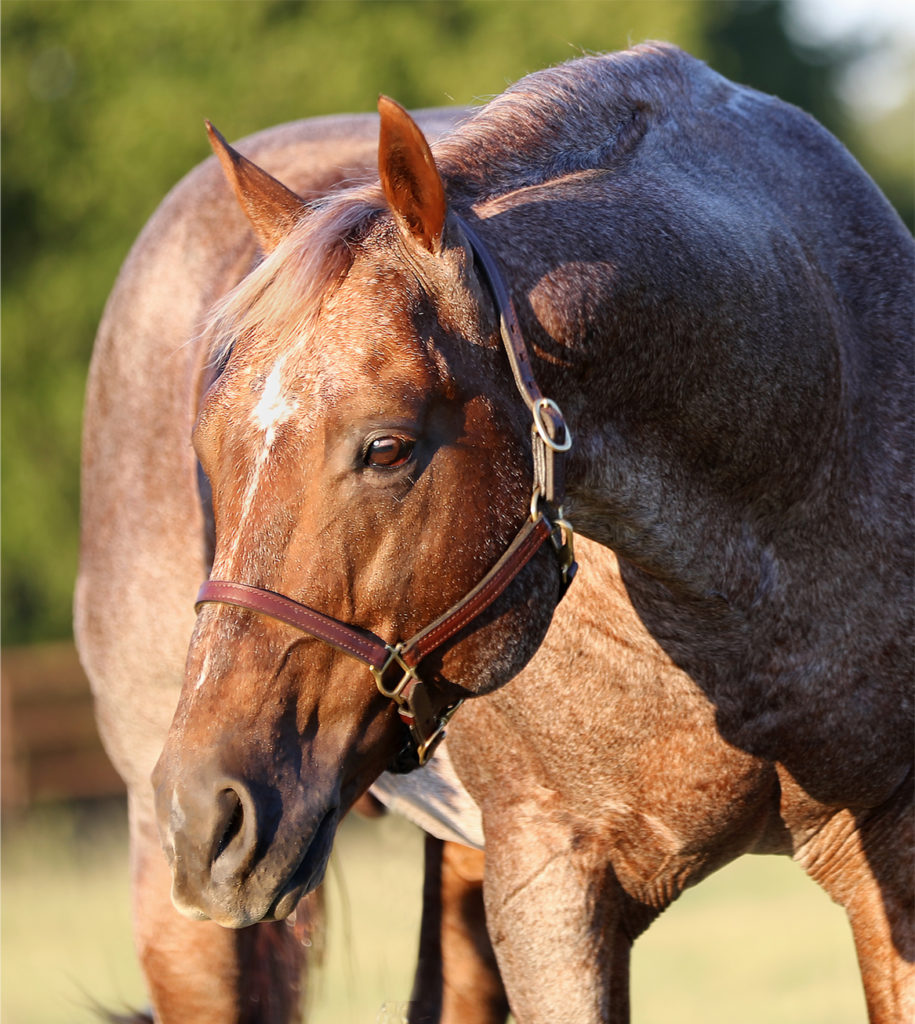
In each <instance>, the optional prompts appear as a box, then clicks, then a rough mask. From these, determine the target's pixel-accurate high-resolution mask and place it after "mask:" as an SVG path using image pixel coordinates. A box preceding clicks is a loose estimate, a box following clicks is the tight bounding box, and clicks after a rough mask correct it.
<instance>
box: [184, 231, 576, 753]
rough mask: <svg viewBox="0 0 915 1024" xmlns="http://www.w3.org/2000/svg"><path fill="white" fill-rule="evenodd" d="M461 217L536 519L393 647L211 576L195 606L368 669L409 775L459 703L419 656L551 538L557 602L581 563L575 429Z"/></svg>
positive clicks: (470, 616) (485, 603)
mask: <svg viewBox="0 0 915 1024" xmlns="http://www.w3.org/2000/svg"><path fill="white" fill-rule="evenodd" d="M456 219H457V220H458V224H459V226H460V228H461V230H462V231H463V233H464V235H465V237H466V238H467V240H468V242H469V244H470V247H471V249H472V251H473V254H474V256H475V257H476V259H477V261H478V262H479V264H480V266H481V267H482V269H483V271H484V277H485V278H486V280H487V282H488V284H489V287H490V290H491V292H492V295H493V298H494V300H495V304H496V308H497V310H498V313H499V328H500V334H501V337H502V342H503V345H504V347H505V352H506V354H507V356H508V360H509V363H510V365H511V369H512V373H513V375H514V378H515V384H516V385H517V387H518V391H519V392H520V394H521V397H522V398H523V399H524V402H525V404H526V405H527V407H528V409H529V410H530V413H531V417H532V421H533V422H532V425H531V449H532V455H533V461H534V483H533V490H532V494H531V507H530V517H529V518H528V519H527V520H525V523H524V525H522V527H521V529H520V530H519V531H518V533H517V534H516V536H515V538H514V540H513V541H512V542H511V544H510V545H509V547H508V549H507V550H506V551H505V553H504V554H503V555H502V557H501V558H500V559H499V560H498V562H496V564H495V565H494V566H493V567H492V568H491V569H490V570H489V572H488V573H487V574H486V575H485V576H484V577H483V579H482V580H481V581H480V582H479V583H478V584H477V585H476V586H475V587H474V588H473V589H472V590H471V591H470V592H469V593H468V594H466V595H465V596H464V597H463V598H462V599H461V600H460V601H458V602H457V604H455V605H453V606H452V607H451V608H449V609H448V611H446V612H445V613H444V614H443V615H441V616H439V618H438V619H436V620H435V622H433V623H431V624H430V625H429V626H427V627H426V628H425V629H423V630H421V631H420V632H419V633H417V634H416V635H415V636H414V637H412V638H411V639H410V640H407V641H405V642H399V643H395V644H393V645H392V644H388V643H386V642H385V641H384V640H382V639H381V638H380V637H377V636H375V634H374V633H372V632H370V631H369V630H366V629H360V628H358V627H354V626H349V625H347V624H346V623H344V622H340V621H338V620H337V619H334V618H331V616H329V615H325V614H323V613H322V612H319V611H316V610H315V609H314V608H309V607H308V606H307V605H303V604H300V603H299V602H298V601H293V600H292V599H291V598H288V597H284V596H283V595H282V594H277V593H274V592H273V591H271V590H265V589H264V588H262V587H253V586H249V585H248V584H245V583H232V582H229V581H227V580H207V581H206V582H205V583H204V584H203V586H201V588H200V592H199V593H198V595H197V602H196V607H197V609H198V611H199V609H200V605H202V604H205V603H209V602H217V603H221V604H230V605H234V606H236V607H239V608H245V609H247V610H248V611H254V612H258V613H259V614H261V615H266V616H269V617H271V618H274V619H279V620H280V621H282V622H286V623H287V624H289V625H291V626H294V627H295V628H296V629H299V630H301V631H302V632H304V633H307V634H308V635H310V636H313V637H315V638H316V639H318V640H323V641H324V642H325V643H328V644H330V645H331V646H332V647H335V648H336V649H337V650H339V651H342V652H343V653H344V654H348V655H350V657H353V658H356V659H357V660H358V661H361V662H362V663H363V664H365V665H367V666H368V668H369V670H370V671H371V673H372V676H373V677H374V679H375V685H376V686H377V687H378V691H379V692H380V693H381V694H382V695H383V696H385V697H387V698H388V699H389V700H392V701H394V703H395V704H396V705H397V713H398V715H399V716H400V719H401V721H402V722H404V724H405V725H406V726H407V727H408V728H409V730H410V741H411V742H410V744H409V745H408V747H407V748H405V750H404V751H402V752H401V754H400V755H399V757H398V762H397V763H396V765H395V767H394V768H393V769H392V770H400V771H410V770H412V769H413V768H416V767H418V766H420V765H423V764H425V763H426V761H428V759H429V758H430V757H431V756H432V753H433V752H434V750H435V748H436V747H437V746H438V744H439V743H440V742H441V741H442V739H444V736H445V727H446V726H447V724H448V723H449V722H450V720H451V718H452V716H453V715H454V713H455V712H456V711H457V709H458V708H459V707H460V706H461V704H462V703H463V700H458V701H455V702H454V703H452V704H449V705H447V706H446V707H444V708H442V709H440V710H438V711H436V710H435V708H434V706H433V703H432V700H431V698H430V696H429V691H428V687H427V683H426V682H425V681H424V680H423V679H422V678H421V676H420V675H419V672H418V669H419V665H420V663H421V662H422V660H423V659H424V658H425V657H427V656H428V655H429V654H431V653H432V652H433V651H435V650H437V649H438V648H439V647H441V646H442V645H443V644H445V643H446V642H447V641H448V640H450V639H451V638H452V637H453V636H455V635H456V634H457V633H459V632H460V631H461V630H462V629H463V628H464V627H465V626H467V625H469V623H471V622H473V621H474V620H475V619H477V618H478V617H479V616H480V615H481V614H482V613H483V612H484V611H485V610H486V609H487V608H488V607H489V606H490V605H491V604H492V603H493V602H494V601H495V600H496V598H498V597H499V595H500V594H502V593H503V592H504V591H505V590H506V588H507V587H508V586H509V584H510V583H511V582H512V581H513V580H514V579H515V577H516V576H517V575H518V574H519V573H520V572H521V570H522V569H523V568H524V566H525V565H527V563H528V562H529V561H530V560H531V559H532V558H533V557H534V555H535V554H536V553H537V551H539V550H540V547H541V546H542V545H543V543H544V542H545V541H546V540H548V539H549V541H550V542H551V546H552V547H553V549H554V551H555V552H556V557H557V561H558V563H559V570H560V576H561V591H560V598H561V597H562V594H564V593H565V591H566V588H567V587H568V586H569V584H570V583H571V582H572V578H573V577H574V575H575V571H576V569H577V566H576V564H575V553H574V531H573V529H572V525H571V523H570V522H569V521H568V520H567V519H566V518H565V513H564V510H563V507H562V503H561V496H562V491H563V483H562V464H561V461H560V460H559V458H558V456H562V455H563V454H564V453H565V452H567V451H569V449H570V448H571V447H572V435H571V432H570V431H569V428H568V426H567V425H566V422H565V419H564V418H563V415H562V412H561V410H560V408H559V406H558V405H557V404H556V402H554V401H553V400H552V399H551V398H545V397H544V396H543V394H542V393H541V391H540V388H539V387H538V386H537V382H536V380H535V379H534V375H533V372H532V370H531V366H530V357H529V355H528V352H527V346H526V345H525V342H524V337H523V335H522V333H521V327H520V325H519V322H518V316H517V313H516V312H515V307H514V303H513V302H512V299H511V295H510V294H509V292H508V289H507V287H506V285H505V282H504V280H503V278H502V275H501V273H500V271H499V268H498V267H497V265H496V263H495V261H494V260H493V258H492V256H491V255H490V253H489V251H488V249H487V248H486V246H485V245H483V243H482V241H481V240H480V238H479V237H478V236H477V235H476V233H475V232H474V231H472V230H471V228H470V227H469V225H468V224H467V223H466V222H465V221H463V220H461V219H458V218H456ZM394 671H396V672H399V673H400V678H399V679H397V680H396V682H395V683H394V684H393V685H389V684H388V683H387V682H386V678H388V677H389V676H390V674H391V673H392V672H394Z"/></svg>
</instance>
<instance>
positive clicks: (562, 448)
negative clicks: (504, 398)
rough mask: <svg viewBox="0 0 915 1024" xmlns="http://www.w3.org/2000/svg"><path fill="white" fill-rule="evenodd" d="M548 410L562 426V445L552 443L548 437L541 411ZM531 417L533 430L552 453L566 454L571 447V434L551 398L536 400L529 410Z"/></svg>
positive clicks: (559, 410) (560, 411) (551, 439)
mask: <svg viewBox="0 0 915 1024" xmlns="http://www.w3.org/2000/svg"><path fill="white" fill-rule="evenodd" d="M544 409H549V410H550V412H552V413H555V414H556V417H557V418H558V420H559V423H560V425H561V426H562V430H563V433H564V434H565V440H564V441H563V442H562V443H559V442H558V441H554V440H553V438H552V437H550V435H549V431H547V429H546V424H545V423H544V422H543V410H544ZM531 415H532V416H533V417H534V429H535V430H536V431H537V433H538V434H539V435H540V438H541V440H542V441H543V443H544V444H545V445H546V446H547V448H550V449H551V450H552V451H554V452H567V451H568V450H569V449H570V448H571V447H572V432H571V431H570V430H569V428H568V426H567V425H566V421H565V417H564V416H563V415H562V409H560V408H559V406H558V405H557V404H556V403H555V402H554V401H553V399H552V398H538V399H537V401H536V402H535V403H534V405H533V406H532V408H531Z"/></svg>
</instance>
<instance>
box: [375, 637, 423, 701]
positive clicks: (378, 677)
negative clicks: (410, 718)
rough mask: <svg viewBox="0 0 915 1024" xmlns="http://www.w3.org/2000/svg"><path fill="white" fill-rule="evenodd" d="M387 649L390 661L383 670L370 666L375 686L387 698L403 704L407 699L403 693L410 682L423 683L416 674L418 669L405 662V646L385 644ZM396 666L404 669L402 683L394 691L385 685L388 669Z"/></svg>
mask: <svg viewBox="0 0 915 1024" xmlns="http://www.w3.org/2000/svg"><path fill="white" fill-rule="evenodd" d="M385 647H386V648H387V650H388V660H387V661H386V662H385V663H384V664H383V665H382V666H381V668H374V667H373V666H371V665H370V666H369V671H370V672H371V673H372V675H373V676H374V677H375V685H376V686H377V687H378V689H379V690H380V691H381V693H382V694H383V695H384V696H385V697H389V698H390V699H391V700H393V701H394V702H395V703H396V704H403V703H405V701H406V698H405V697H403V692H404V690H405V689H406V688H407V685H408V684H409V682H410V680H411V679H414V680H416V682H417V683H418V682H421V680H420V678H419V676H418V675H417V673H416V669H415V668H414V667H413V666H412V665H408V664H407V663H406V662H405V661H404V660H403V644H395V646H394V647H392V646H391V645H390V644H385ZM395 664H396V665H399V666H400V667H401V668H402V669H403V676H402V678H401V680H400V682H399V683H398V684H397V685H396V686H395V687H394V688H393V689H388V687H387V686H385V684H384V677H385V674H386V673H387V671H388V669H389V668H390V667H391V666H392V665H395Z"/></svg>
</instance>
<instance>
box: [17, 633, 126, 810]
mask: <svg viewBox="0 0 915 1024" xmlns="http://www.w3.org/2000/svg"><path fill="white" fill-rule="evenodd" d="M0 690H2V698H3V706H2V717H0V722H2V730H3V732H2V770H0V783H2V785H0V790H2V793H0V796H2V805H3V808H4V809H5V810H9V809H13V808H21V807H26V806H28V805H29V804H32V803H34V802H36V801H42V800H62V799H63V800H66V799H73V798H84V797H105V796H114V795H119V794H121V793H123V792H124V785H123V783H122V782H121V780H120V778H119V776H118V774H117V772H115V770H114V768H112V766H111V762H110V761H109V760H108V757H107V756H106V754H105V751H104V750H103V749H102V744H101V741H100V740H99V738H98V733H97V732H96V728H95V719H94V717H93V707H92V694H91V692H90V690H89V682H88V680H87V679H86V676H85V673H84V672H83V670H82V667H81V666H80V663H79V659H78V658H77V656H76V650H75V649H74V647H73V645H72V644H66V643H61V644H48V645H41V646H36V647H12V648H10V647H8V648H4V649H3V651H2V652H0Z"/></svg>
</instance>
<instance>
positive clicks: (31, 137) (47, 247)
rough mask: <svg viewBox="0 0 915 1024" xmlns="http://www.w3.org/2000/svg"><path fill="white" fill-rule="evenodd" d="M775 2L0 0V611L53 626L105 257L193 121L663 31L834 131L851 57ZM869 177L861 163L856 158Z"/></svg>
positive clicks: (451, 98) (319, 108) (181, 159)
mask: <svg viewBox="0 0 915 1024" xmlns="http://www.w3.org/2000/svg"><path fill="white" fill-rule="evenodd" d="M784 13H785V6H784V3H783V2H782V0H655V2H653V3H651V4H645V3H642V2H641V0H611V2H607V0H574V2H573V0H559V2H556V0H517V2H512V3H507V2H506V3H494V2H488V0H447V2H446V0H424V2H403V0H382V2H367V0H337V2H319V0H236V2H225V0H223V2H210V0H159V2H156V3H150V2H140V0H130V2H122V0H91V2H90V0H46V2H43V3H37V2H33V0H5V3H4V5H3V20H2V26H0V27H2V51H3V53H2V55H3V61H2V68H0V73H2V126H0V130H2V140H0V141H2V157H3V175H2V226H3V239H2V243H3V262H2V273H3V279H2V284H3V289H2V328H3V349H2V384H3V403H2V441H3V461H2V524H3V534H2V569H3V572H2V625H3V634H2V635H3V641H4V643H23V642H31V641H37V640H43V639H51V638H59V637H64V636H66V635H68V633H69V629H70V601H71V592H72V584H73V578H74V574H75V568H76V553H77V542H78V516H79V503H78V466H79V434H80V415H81V407H82V395H83V383H84V379H85V372H86V368H87V365H88V361H89V355H90V351H91V346H92V338H93V334H94V331H95V327H96V325H97V323H98V319H99V316H100V314H101V310H102V306H103V304H104V301H105V297H106V295H107V293H108V291H109V289H110V287H111V284H112V282H113V281H114V277H115V275H116V273H117V268H118V265H119V263H120V262H121V260H122V259H123V257H124V256H125V254H126V252H127V249H128V247H129V245H130V243H131V241H132V239H133V238H134V237H135V236H136V234H137V233H138V231H139V229H140V228H141V226H142V224H143V222H144V221H145V220H146V218H147V217H148V216H149V214H150V213H151V212H152V211H153V209H154V208H155V206H156V204H157V203H158V201H159V200H160V199H161V198H162V196H163V195H164V194H165V192H166V191H167V189H168V188H170V187H171V185H173V184H174V183H175V182H176V181H177V180H178V178H180V177H181V175H182V174H183V173H184V172H185V171H187V170H188V169H189V168H190V167H191V166H192V165H194V164H195V163H197V162H198V161H199V160H201V159H203V158H204V157H205V156H206V155H207V153H208V149H207V146H206V142H205V138H204V134H203V130H202V121H203V118H204V117H209V118H211V119H212V120H213V121H214V122H215V123H216V124H217V125H219V126H220V128H221V129H222V131H223V132H224V133H225V134H226V135H227V136H229V137H233V138H237V137H239V136H241V135H245V134H248V133H250V132H253V131H256V130H258V129H260V128H264V127H267V126H268V125H270V124H275V123H277V122H281V121H285V120H292V119H295V118H299V117H306V116H311V115H316V114H323V113H332V112H337V111H343V110H366V109H371V108H372V106H373V104H374V100H375V97H376V96H377V94H378V93H379V92H386V93H388V94H390V95H392V96H395V97H396V98H398V99H399V100H400V101H401V102H403V103H404V104H406V105H407V106H412V107H418V106H438V105H443V104H449V103H473V102H479V101H481V100H485V98H486V97H487V96H489V95H493V94H496V93H499V92H501V91H502V89H503V88H504V87H505V85H506V84H508V83H509V82H511V81H513V80H514V79H516V78H518V77H520V76H522V75H523V74H525V73H527V72H529V71H533V70H536V69H537V68H540V67H543V66H546V65H548V64H553V63H556V62H559V61H562V60H565V59H568V58H570V57H573V56H576V55H578V54H579V53H581V52H582V51H601V50H613V49H620V48H623V47H625V46H627V45H629V43H630V42H632V41H638V40H641V39H651V38H655V39H668V40H670V41H672V42H675V43H677V44H678V45H680V46H682V47H684V48H685V49H687V50H690V51H691V52H693V53H695V54H696V55H697V56H699V57H702V58H704V59H706V60H708V61H709V63H711V64H712V66H714V67H716V68H718V69H719V70H721V71H722V72H723V73H725V74H727V75H728V76H729V77H732V78H735V79H737V80H739V81H744V82H747V83H748V84H751V85H756V86H758V87H759V88H762V89H764V90H766V91H769V92H775V93H777V94H779V95H781V96H782V97H783V98H785V99H788V100H790V101H792V102H794V103H797V104H798V105H800V106H802V107H804V108H806V109H807V110H809V111H810V112H811V113H813V114H814V115H815V116H817V117H819V118H820V119H821V120H822V121H824V123H826V124H827V125H828V126H829V127H830V128H832V129H833V130H834V131H837V132H838V133H839V134H840V135H841V134H842V133H843V132H844V131H846V129H847V124H846V123H845V119H844V117H843V112H842V108H841V105H840V104H839V102H838V100H837V98H836V94H835V90H834V88H833V86H834V82H835V79H836V76H837V75H838V74H839V73H840V72H841V70H842V68H843V67H844V66H845V64H846V63H847V61H848V60H849V59H851V55H850V54H849V53H848V52H845V51H835V50H830V51H828V52H826V51H817V52H813V51H809V50H808V51H802V50H800V49H798V47H797V46H796V45H795V44H793V43H792V42H791V40H790V38H789V37H788V35H787V34H786V31H785V26H784ZM873 170H874V173H875V174H876V176H877V177H878V178H879V167H877V168H875V169H873Z"/></svg>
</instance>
